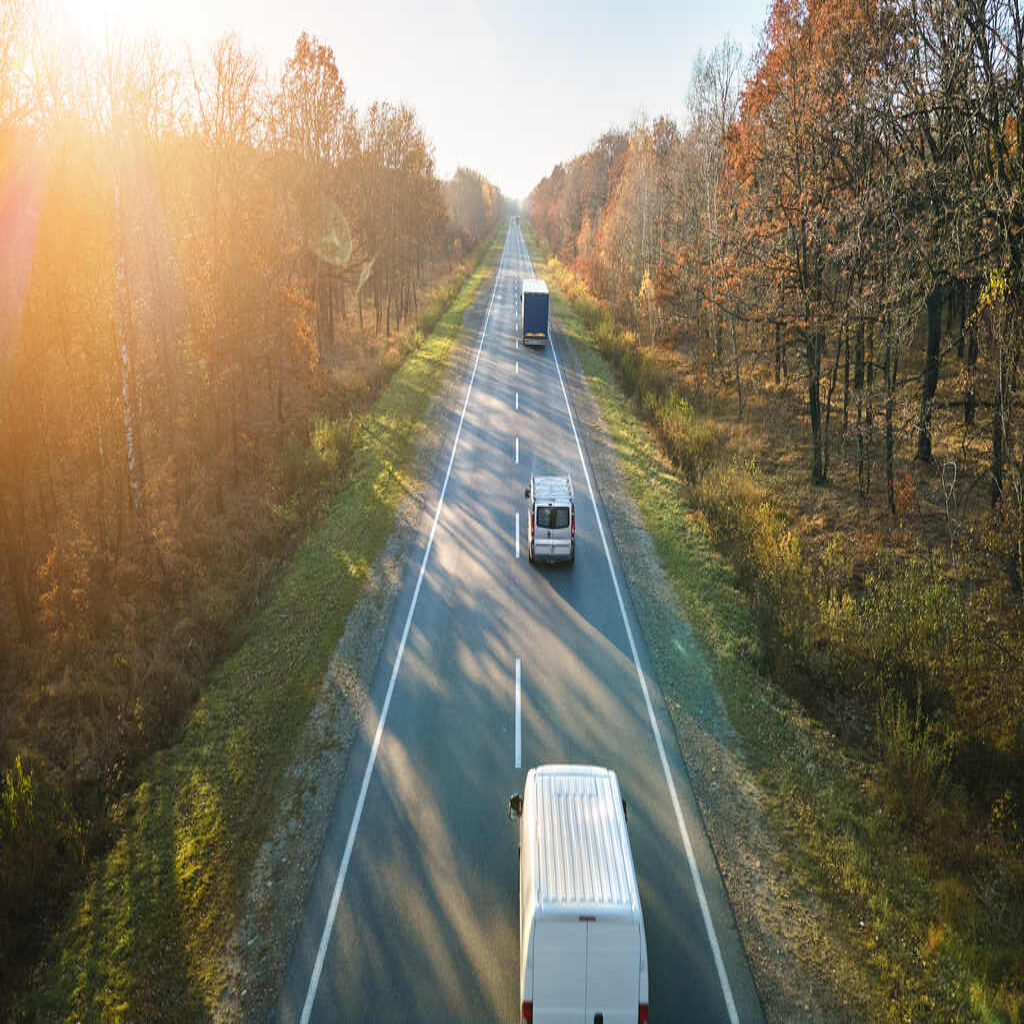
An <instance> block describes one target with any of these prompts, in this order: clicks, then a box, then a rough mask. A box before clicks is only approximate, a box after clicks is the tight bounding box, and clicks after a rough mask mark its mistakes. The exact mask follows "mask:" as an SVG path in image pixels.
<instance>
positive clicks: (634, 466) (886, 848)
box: [524, 224, 1024, 1021]
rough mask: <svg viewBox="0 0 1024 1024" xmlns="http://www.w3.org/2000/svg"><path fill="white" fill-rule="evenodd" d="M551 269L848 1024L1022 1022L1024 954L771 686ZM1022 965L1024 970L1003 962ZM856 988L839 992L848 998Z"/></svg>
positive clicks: (644, 428) (563, 318) (667, 476)
mask: <svg viewBox="0 0 1024 1024" xmlns="http://www.w3.org/2000/svg"><path fill="white" fill-rule="evenodd" d="M524 231H526V233H527V234H528V237H529V241H530V244H531V248H533V249H534V251H535V252H537V251H540V252H541V253H542V254H543V256H544V257H547V255H548V254H547V252H546V251H545V249H544V247H543V246H542V245H540V244H538V242H537V239H536V236H535V235H534V234H533V233H532V232H531V231H530V230H529V229H528V228H527V226H526V225H525V224H524ZM542 262H543V260H539V261H538V264H540V263H542ZM557 269H558V268H557V267H556V266H555V264H554V263H552V264H550V265H549V267H548V268H547V280H548V283H549V286H550V287H551V289H552V298H553V303H554V313H555V316H556V318H557V321H558V323H559V326H560V327H561V329H562V332H563V333H564V335H565V336H566V337H567V338H568V339H569V340H570V341H571V342H572V344H573V347H574V348H575V350H576V353H577V355H578V357H579V360H580V364H581V367H582V370H583V374H584V376H585V378H586V381H587V384H588V386H589V388H590V389H591V392H592V394H593V395H594V397H595V399H596V401H597V403H598V406H599V407H600V409H601V412H602V415H603V417H604V420H605V423H606V425H607V429H608V432H609V436H610V438H611V441H612V443H613V444H614V446H615V449H616V451H617V453H618V455H619V458H620V462H621V467H622V471H623V475H624V478H625V481H626V484H627V487H628V490H629V494H630V496H631V498H632V499H633V501H634V502H635V503H636V505H637V506H638V508H639V510H640V513H641V515H642V517H643V520H644V524H645V526H646V529H647V531H648V533H649V534H650V536H651V539H652V541H653V543H654V546H655V549H656V550H657V553H658V556H659V559H660V562H661V565H662V567H663V569H664V570H665V572H666V574H667V576H668V578H669V580H670V581H671V583H672V586H673V588H674V590H675V592H676V594H677V595H678V597H679V599H680V602H681V605H682V607H683V610H684V612H685V614H686V616H687V619H688V620H689V622H690V624H691V625H692V627H693V629H694V632H695V633H696V635H697V637H698V638H699V640H700V641H701V643H702V645H703V646H704V648H705V651H706V654H707V658H708V663H709V665H710V668H711V671H712V675H713V678H714V681H715V684H716V687H717V689H718V691H719V693H720V694H721V695H722V698H723V700H724V702H725V706H726V710H727V712H728V715H729V718H730V721H731V723H732V725H733V727H734V728H735V729H736V731H737V733H738V735H739V736H740V739H741V742H742V744H743V748H744V752H745V757H746V762H747V763H748V764H749V765H750V766H751V767H752V769H753V770H754V772H755V773H756V776H757V779H758V782H759V784H760V787H761V789H762V792H763V793H764V795H765V802H764V805H765V807H766V809H767V812H768V814H769V817H770V820H771V824H772V826H773V830H774V832H775V833H776V835H778V836H779V837H780V838H781V839H782V842H783V849H784V856H785V857H786V859H787V862H788V863H787V867H788V869H789V872H790V873H791V876H792V878H793V879H794V881H795V885H796V886H801V885H802V886H806V887H807V888H808V889H810V890H813V891H814V892H815V894H816V895H817V897H818V898H819V899H820V901H821V903H822V905H823V906H824V907H825V909H826V913H827V915H828V920H827V922H826V926H827V928H828V930H829V933H830V935H831V936H832V938H833V939H834V940H835V941H836V942H838V943H839V944H840V946H841V947H842V948H844V949H845V950H846V951H847V952H848V954H849V956H850V957H851V960H852V962H855V963H862V964H865V965H867V967H868V969H869V976H870V980H871V985H870V991H867V992H865V991H849V990H847V991H845V992H843V995H844V996H846V997H847V998H848V1004H847V1005H848V1006H849V1008H850V1012H851V1013H852V1014H854V1015H858V1014H859V1013H860V1012H863V1015H864V1017H865V1019H870V1020H890V1021H918V1020H922V1021H923V1020H948V1021H952V1020H958V1021H959V1020H981V1021H1020V1020H1021V1019H1022V1017H1024V1007H1022V1005H1021V1002H1020V998H1019V985H1017V986H1015V985H1014V984H1013V983H1012V981H1011V982H1010V983H1009V984H1007V983H1006V981H1005V980H1004V981H1003V982H993V981H992V980H991V979H992V978H993V977H1002V978H1003V979H1006V978H1007V977H1008V976H1009V977H1010V978H1012V977H1013V976H1014V973H1015V971H1018V972H1019V971H1024V956H1022V953H1021V950H1020V949H1018V950H1017V951H1016V953H1014V950H1013V949H1008V948H1007V946H1006V934H1007V931H1008V929H1006V928H1005V924H1004V926H1003V929H1002V931H1001V932H1000V931H999V929H997V928H994V927H993V926H992V922H991V918H990V917H989V916H988V915H987V914H986V911H985V908H984V907H983V906H982V905H981V904H980V903H979V901H978V900H976V899H974V898H973V897H972V896H971V894H970V892H969V890H968V888H967V887H965V886H964V885H963V884H962V883H961V882H960V881H958V879H957V874H956V872H955V871H950V872H942V871H940V870H937V869H936V865H935V864H934V862H933V860H932V858H931V851H929V850H928V849H927V848H926V844H924V843H923V842H922V841H921V839H920V837H918V836H915V835H914V834H913V833H912V832H910V831H907V830H905V829H903V828H901V827H900V823H899V821H898V819H897V818H894V816H893V814H892V812H891V811H890V809H889V804H888V802H887V799H886V793H885V792H884V789H883V787H884V781H883V776H882V774H881V773H880V771H879V766H878V765H877V764H876V763H873V762H872V761H871V760H870V758H869V757H868V753H867V752H865V751H851V750H847V749H844V748H843V747H842V746H841V745H840V744H838V743H837V742H836V741H835V740H834V738H832V737H831V736H829V735H828V734H827V733H826V732H825V731H824V730H822V729H821V728H820V727H818V726H817V725H816V724H815V723H814V722H812V721H811V720H810V719H809V718H808V717H807V716H806V715H805V714H803V713H802V712H801V711H800V710H799V709H798V708H797V707H796V706H795V704H794V702H793V701H792V700H788V699H786V698H785V697H784V696H783V695H782V694H781V693H780V692H779V690H778V689H777V688H776V687H775V685H774V684H773V683H772V681H771V679H770V678H769V677H767V676H766V675H765V674H764V673H763V671H762V668H763V666H766V665H771V664H772V660H773V659H772V658H769V657H767V654H768V653H769V652H766V651H765V650H764V641H763V640H762V639H761V637H760V631H759V626H758V622H757V615H756V611H755V609H754V606H753V604H752V601H751V599H750V597H749V595H748V593H747V592H746V590H745V588H744V587H743V586H741V584H740V573H739V571H738V570H737V569H736V567H734V566H733V565H732V564H731V562H730V559H729V557H728V552H727V551H723V550H719V549H718V548H716V547H715V545H714V544H713V543H712V542H711V540H710V539H709V529H708V524H707V523H706V522H705V521H704V520H703V516H702V514H698V513H695V511H694V508H695V504H694V503H693V501H692V500H691V496H690V492H689V491H688V485H687V482H686V480H685V479H684V478H683V477H682V476H681V474H679V473H677V472H676V471H675V469H674V468H673V466H672V464H671V462H670V460H669V459H668V457H667V456H666V454H665V453H664V452H663V451H662V449H661V448H660V446H659V444H658V442H657V440H656V437H655V435H654V433H653V432H652V430H651V428H650V427H649V426H648V425H647V424H645V423H644V422H643V420H642V419H641V417H640V415H639V410H638V409H637V408H636V407H635V406H634V405H633V403H632V402H631V401H630V400H629V399H628V398H627V397H626V396H625V394H624V392H623V391H622V389H621V387H620V386H619V382H618V381H617V379H616V375H615V372H614V370H613V368H612V366H611V365H610V364H609V362H608V361H607V360H606V359H605V358H604V356H603V355H602V354H601V352H600V350H599V348H598V345H597V342H596V341H595V340H594V338H593V337H591V335H590V334H589V333H588V331H587V328H586V326H585V324H584V320H583V316H586V317H588V318H589V319H590V321H591V322H594V321H595V317H594V308H593V304H592V303H591V302H590V300H589V299H586V298H580V301H579V305H578V307H577V306H575V305H573V304H570V302H569V301H568V300H567V298H566V296H565V294H564V293H563V291H562V290H561V289H560V287H559V280H558V278H559V274H558V272H557ZM538 270H539V271H540V272H541V273H544V272H545V271H544V269H543V268H542V267H541V266H538ZM588 303H589V305H588ZM581 313H582V314H583V316H581V315H580V314H581ZM710 526H711V530H710V533H711V535H712V536H713V535H714V524H713V523H712V524H710ZM662 685H663V687H664V688H665V689H666V691H667V695H668V696H669V697H670V698H671V699H670V700H669V701H668V704H669V708H670V711H672V713H673V714H676V713H677V707H676V705H677V704H678V705H683V706H685V704H686V697H685V694H684V693H682V692H678V691H679V686H678V681H676V680H673V679H668V680H662ZM964 841H966V840H961V842H964ZM972 859H973V858H972ZM982 863H985V864H987V865H988V868H987V869H988V870H990V871H991V872H992V875H993V878H992V879H991V888H990V891H991V892H993V893H996V894H998V893H999V892H1001V891H1006V885H1007V881H1008V880H1007V879H1003V878H1000V877H998V875H999V872H1000V871H1001V870H1002V867H1003V866H1004V865H1005V860H1004V859H1003V858H1000V857H999V856H998V855H993V856H992V858H991V859H990V860H988V861H985V860H983V861H982ZM1009 881H1010V884H1011V885H1012V884H1014V883H1013V882H1012V880H1009ZM1012 930H1013V929H1012V928H1011V929H1009V931H1011V932H1012ZM1014 956H1016V967H1014V965H1013V963H1009V964H1008V963H1007V962H1006V958H1007V957H1010V959H1011V961H1012V959H1013V957H1014ZM1018 980H1021V979H1018ZM849 981H850V979H849V978H842V977H841V978H839V979H838V980H837V984H838V986H839V987H840V991H841V992H842V989H843V985H844V983H848V982H849ZM858 1007H863V1008H865V1009H864V1010H863V1011H859V1010H858V1009H857V1008H858Z"/></svg>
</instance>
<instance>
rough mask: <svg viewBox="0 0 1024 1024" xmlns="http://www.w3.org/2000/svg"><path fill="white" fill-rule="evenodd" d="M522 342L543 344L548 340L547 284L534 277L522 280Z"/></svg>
mask: <svg viewBox="0 0 1024 1024" xmlns="http://www.w3.org/2000/svg"><path fill="white" fill-rule="evenodd" d="M522 314H523V315H522V323H523V344H524V345H544V344H545V343H546V342H547V340H548V286H547V285H546V284H545V283H544V282H543V281H541V280H539V279H538V278H536V277H528V278H526V279H525V280H524V281H523V306H522Z"/></svg>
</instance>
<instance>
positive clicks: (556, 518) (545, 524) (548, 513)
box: [537, 505, 569, 530]
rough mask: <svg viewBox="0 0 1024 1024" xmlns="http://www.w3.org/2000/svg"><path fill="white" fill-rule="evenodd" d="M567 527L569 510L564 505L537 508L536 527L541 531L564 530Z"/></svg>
mask: <svg viewBox="0 0 1024 1024" xmlns="http://www.w3.org/2000/svg"><path fill="white" fill-rule="evenodd" d="M568 525H569V509H568V508H566V507H565V506H564V505H556V506H554V507H553V508H552V507H551V506H544V505H541V506H539V507H538V508H537V526H538V527H539V528H540V529H542V530H564V529H565V528H566V527H567V526H568Z"/></svg>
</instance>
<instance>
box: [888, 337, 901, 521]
mask: <svg viewBox="0 0 1024 1024" xmlns="http://www.w3.org/2000/svg"><path fill="white" fill-rule="evenodd" d="M897 370H898V359H897V355H896V352H895V350H894V349H893V344H892V336H891V334H890V333H889V331H888V330H887V331H886V338H885V481H886V487H887V490H888V495H889V511H890V512H891V513H892V514H893V515H895V514H896V490H895V482H894V469H893V458H894V449H895V437H894V434H893V422H892V420H893V411H894V410H895V406H896V374H897Z"/></svg>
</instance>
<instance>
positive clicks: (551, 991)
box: [533, 921, 587, 1024]
mask: <svg viewBox="0 0 1024 1024" xmlns="http://www.w3.org/2000/svg"><path fill="white" fill-rule="evenodd" d="M533 941H534V954H533V1021H534V1024H562V1022H565V1024H585V1022H586V1020H587V925H586V924H584V923H583V922H582V921H538V922H537V925H536V930H535V932H534V937H533Z"/></svg>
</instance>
